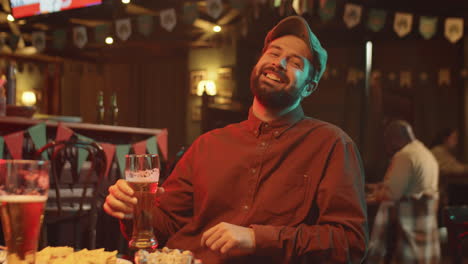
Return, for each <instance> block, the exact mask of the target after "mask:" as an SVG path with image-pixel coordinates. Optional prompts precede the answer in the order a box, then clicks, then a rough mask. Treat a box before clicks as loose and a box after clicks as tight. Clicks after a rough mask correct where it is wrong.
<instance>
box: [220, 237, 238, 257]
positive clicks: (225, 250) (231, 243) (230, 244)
mask: <svg viewBox="0 0 468 264" xmlns="http://www.w3.org/2000/svg"><path fill="white" fill-rule="evenodd" d="M236 246H237V245H236V241H234V240H229V241H228V242H226V243H225V244H224V246H223V247H222V248H221V250H220V252H221V253H222V254H226V253H229V252H230V251H231V250H232V249H233V248H234V247H236Z"/></svg>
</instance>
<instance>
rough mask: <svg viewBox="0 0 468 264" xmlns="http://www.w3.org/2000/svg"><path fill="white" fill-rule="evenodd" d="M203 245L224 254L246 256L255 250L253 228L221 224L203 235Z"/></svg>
mask: <svg viewBox="0 0 468 264" xmlns="http://www.w3.org/2000/svg"><path fill="white" fill-rule="evenodd" d="M201 245H202V246H207V247H209V248H210V249H211V250H213V251H218V252H221V253H222V254H235V255H238V254H240V255H246V254H249V253H252V252H253V250H254V248H255V234H254V231H253V230H252V229H251V228H248V227H243V226H237V225H233V224H228V223H224V222H221V223H219V224H217V225H215V226H214V227H212V228H210V229H208V230H207V231H205V232H204V233H203V236H202V239H201Z"/></svg>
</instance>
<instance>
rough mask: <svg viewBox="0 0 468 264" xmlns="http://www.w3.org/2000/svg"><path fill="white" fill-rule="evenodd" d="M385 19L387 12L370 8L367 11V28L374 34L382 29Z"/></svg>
mask: <svg viewBox="0 0 468 264" xmlns="http://www.w3.org/2000/svg"><path fill="white" fill-rule="evenodd" d="M386 19H387V12H385V11H384V10H380V9H373V8H372V9H370V10H369V18H368V20H367V27H368V28H369V29H370V30H372V31H374V32H379V31H380V30H382V28H383V27H384V25H385V20H386Z"/></svg>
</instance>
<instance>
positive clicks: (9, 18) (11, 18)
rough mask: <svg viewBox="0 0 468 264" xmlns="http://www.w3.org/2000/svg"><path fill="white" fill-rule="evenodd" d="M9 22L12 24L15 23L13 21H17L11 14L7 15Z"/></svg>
mask: <svg viewBox="0 0 468 264" xmlns="http://www.w3.org/2000/svg"><path fill="white" fill-rule="evenodd" d="M7 20H8V21H10V22H13V21H15V18H14V17H13V16H12V15H11V14H8V15H7Z"/></svg>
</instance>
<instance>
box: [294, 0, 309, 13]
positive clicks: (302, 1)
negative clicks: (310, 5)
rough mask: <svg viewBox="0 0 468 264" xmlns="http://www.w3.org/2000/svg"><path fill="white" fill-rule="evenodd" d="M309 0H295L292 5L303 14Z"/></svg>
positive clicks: (297, 11)
mask: <svg viewBox="0 0 468 264" xmlns="http://www.w3.org/2000/svg"><path fill="white" fill-rule="evenodd" d="M306 3H307V0H293V2H292V7H293V8H294V11H295V12H296V14H298V15H302V14H304V13H305V12H306V11H307V6H306Z"/></svg>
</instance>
